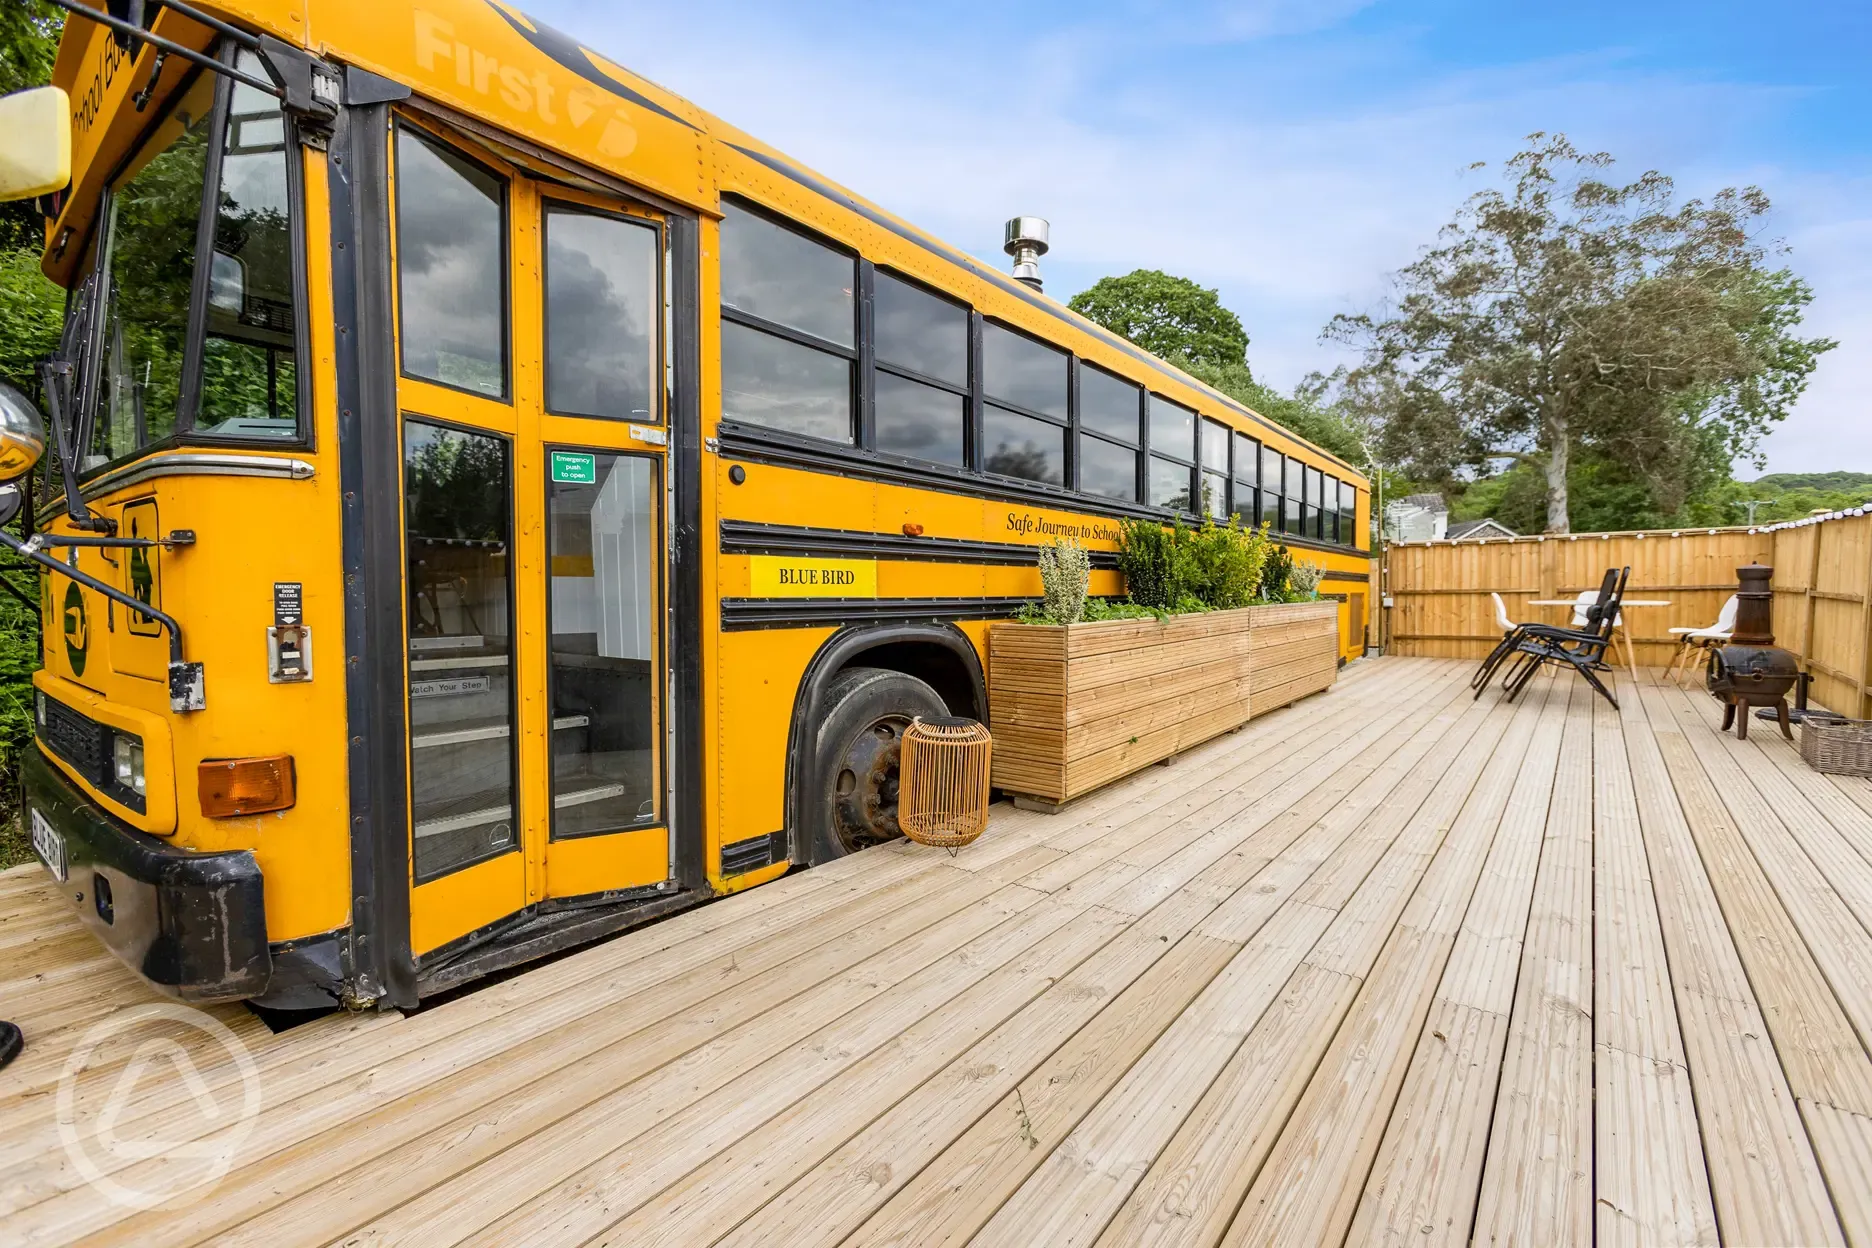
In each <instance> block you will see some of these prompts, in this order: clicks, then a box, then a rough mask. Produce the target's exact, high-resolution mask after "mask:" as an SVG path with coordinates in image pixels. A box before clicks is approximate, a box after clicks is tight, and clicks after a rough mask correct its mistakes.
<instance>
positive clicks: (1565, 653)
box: [1502, 568, 1631, 706]
mask: <svg viewBox="0 0 1872 1248" xmlns="http://www.w3.org/2000/svg"><path fill="white" fill-rule="evenodd" d="M1608 575H1611V574H1610V573H1608ZM1617 577H1618V579H1617V582H1616V584H1615V585H1614V586H1613V589H1612V595H1611V597H1610V598H1607V599H1605V600H1604V601H1601V602H1598V603H1595V604H1593V606H1591V607H1589V608H1588V609H1587V611H1586V618H1587V620H1588V623H1587V626H1586V627H1585V628H1544V627H1543V628H1540V629H1538V631H1537V630H1533V629H1530V630H1529V631H1528V633H1527V635H1526V636H1524V637H1523V638H1522V639H1521V642H1520V644H1519V646H1517V647H1516V649H1517V651H1518V657H1517V659H1516V666H1515V667H1514V668H1513V669H1512V670H1510V672H1509V673H1508V675H1507V676H1506V677H1505V678H1503V680H1502V688H1504V689H1506V690H1507V691H1508V700H1509V701H1510V702H1512V701H1514V700H1515V698H1516V697H1518V696H1520V693H1521V691H1522V690H1523V689H1525V688H1527V683H1528V681H1530V680H1532V679H1533V678H1534V673H1535V672H1538V671H1539V670H1540V669H1541V666H1542V664H1545V663H1554V664H1561V663H1564V664H1566V665H1567V666H1568V667H1570V668H1572V669H1573V670H1574V671H1576V672H1578V673H1579V674H1580V675H1581V676H1584V677H1585V678H1586V683H1587V684H1589V685H1591V686H1592V687H1593V689H1594V690H1595V691H1596V692H1597V693H1598V694H1599V696H1600V697H1602V698H1604V699H1605V700H1606V701H1608V702H1610V703H1611V704H1612V705H1613V706H1617V705H1618V699H1617V698H1616V697H1614V696H1613V694H1612V691H1611V690H1610V689H1608V688H1606V686H1605V682H1603V681H1601V680H1600V679H1599V673H1600V672H1608V671H1611V670H1612V668H1611V665H1610V664H1608V663H1607V662H1606V661H1605V652H1606V649H1607V647H1609V646H1610V645H1611V644H1612V630H1613V629H1614V628H1615V627H1617V626H1618V608H1619V603H1620V602H1621V601H1623V599H1624V597H1625V585H1626V582H1628V581H1629V580H1630V579H1631V569H1630V568H1621V569H1619V571H1618V573H1617ZM1595 617H1596V618H1595Z"/></svg>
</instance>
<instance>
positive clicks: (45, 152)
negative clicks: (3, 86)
mask: <svg viewBox="0 0 1872 1248" xmlns="http://www.w3.org/2000/svg"><path fill="white" fill-rule="evenodd" d="M70 181H71V101H70V100H69V99H68V98H67V97H66V95H65V92H64V91H62V90H60V89H59V88H57V87H34V88H32V89H31V90H30V91H15V92H14V93H13V94H11V95H8V96H0V201H6V200H15V199H32V198H34V197H36V196H39V195H50V194H51V193H52V192H53V191H57V190H63V189H64V187H65V185H66V184H67V183H69V182H70Z"/></svg>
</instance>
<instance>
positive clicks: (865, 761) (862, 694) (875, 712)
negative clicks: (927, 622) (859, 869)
mask: <svg viewBox="0 0 1872 1248" xmlns="http://www.w3.org/2000/svg"><path fill="white" fill-rule="evenodd" d="M826 704H827V706H828V707H829V708H830V709H828V710H827V711H826V716H825V719H824V720H822V721H821V722H820V724H819V731H818V734H817V735H816V736H815V738H814V748H813V762H814V766H813V775H814V776H815V777H816V781H815V787H814V790H813V794H812V797H813V800H812V801H811V802H810V803H809V804H808V811H809V814H810V818H811V826H812V830H813V832H812V836H813V844H812V861H813V863H814V864H815V865H816V864H818V863H822V862H830V861H832V860H833V859H835V858H843V857H844V856H845V855H847V854H851V853H856V852H857V851H858V850H860V849H866V848H868V847H870V846H872V845H881V844H883V843H884V842H886V841H892V840H896V839H897V838H898V837H899V836H901V835H903V833H902V831H901V830H900V829H899V828H898V826H897V760H898V756H899V752H900V751H901V750H902V748H903V744H902V743H903V730H904V729H905V728H908V727H909V726H910V721H911V720H912V719H913V718H915V717H916V716H918V715H925V716H934V715H947V714H948V713H949V708H948V707H947V706H945V705H944V704H943V700H942V698H941V697H940V696H939V695H938V694H937V692H936V691H935V690H934V689H932V688H930V687H929V686H928V685H926V684H924V683H923V682H922V681H920V680H918V679H917V678H916V677H914V676H906V675H904V674H903V673H902V672H892V671H886V670H885V669H883V668H880V667H853V668H848V669H846V670H845V671H843V672H840V673H839V674H838V675H837V676H835V677H833V679H832V684H831V687H830V688H828V689H827V690H826Z"/></svg>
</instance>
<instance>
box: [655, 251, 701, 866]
mask: <svg viewBox="0 0 1872 1248" xmlns="http://www.w3.org/2000/svg"><path fill="white" fill-rule="evenodd" d="M665 220H666V221H667V223H668V231H669V232H668V240H669V242H668V246H669V249H670V257H671V268H672V269H673V270H674V271H673V273H672V275H671V277H670V323H671V329H670V333H671V341H670V344H669V351H670V362H671V365H672V370H671V373H672V375H671V385H670V399H669V403H670V411H669V422H670V423H669V428H670V432H671V434H672V435H673V436H674V439H675V444H674V445H673V446H672V447H671V448H670V458H671V459H672V460H673V461H674V463H673V464H672V465H671V468H670V471H671V473H672V474H673V481H672V485H673V487H674V490H675V500H674V507H675V513H676V514H675V515H674V516H672V517H671V518H670V522H669V524H668V526H667V531H668V533H669V535H670V536H669V540H670V542H671V549H670V557H671V562H672V563H673V564H674V565H675V566H674V567H673V568H672V570H671V573H670V579H671V594H670V605H671V608H672V610H673V612H674V617H675V618H674V619H673V620H672V621H671V627H672V631H673V632H674V634H675V636H674V638H673V643H674V644H673V645H672V646H671V651H672V658H673V660H674V664H675V671H674V676H675V684H676V705H675V706H674V707H673V708H672V712H673V714H674V721H673V722H674V727H675V729H676V740H675V746H676V758H675V760H674V761H675V781H676V783H675V789H676V792H675V809H674V810H673V811H671V812H670V813H671V816H672V818H673V820H674V823H673V824H672V827H673V828H674V830H675V837H674V840H675V862H673V863H672V864H671V867H672V870H673V871H674V874H675V878H676V883H677V886H678V887H680V888H684V889H700V890H703V891H705V892H706V890H707V887H708V848H707V844H706V838H705V836H704V820H705V818H706V814H705V803H704V801H703V791H702V786H703V777H704V776H705V775H707V774H708V773H707V772H706V771H705V770H704V768H703V764H704V754H703V751H704V732H703V709H702V656H703V651H704V646H703V641H702V636H703V634H702V599H703V594H702V488H703V481H702V346H701V337H700V335H701V324H702V312H701V309H702V249H701V231H700V229H699V228H698V226H697V224H696V220H695V218H693V217H689V216H683V215H680V214H672V215H670V216H668V217H666V218H665Z"/></svg>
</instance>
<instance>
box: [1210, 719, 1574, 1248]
mask: <svg viewBox="0 0 1872 1248" xmlns="http://www.w3.org/2000/svg"><path fill="white" fill-rule="evenodd" d="M1525 696H1526V699H1527V700H1526V703H1525V704H1524V706H1523V708H1522V711H1521V713H1520V714H1518V715H1517V717H1516V726H1517V727H1521V726H1523V725H1525V730H1524V733H1523V735H1522V737H1521V741H1520V742H1519V743H1518V744H1517V745H1516V746H1511V747H1510V748H1506V749H1503V750H1501V751H1499V752H1498V753H1497V754H1496V755H1495V757H1494V758H1493V759H1492V760H1491V762H1490V766H1489V768H1488V770H1487V771H1486V772H1485V773H1484V774H1483V776H1482V779H1481V781H1480V782H1479V783H1478V784H1477V786H1476V790H1475V792H1474V793H1472V794H1471V795H1470V798H1469V801H1468V803H1467V804H1465V805H1464V807H1463V811H1462V814H1461V815H1459V816H1458V817H1457V819H1456V822H1455V823H1454V824H1453V825H1452V826H1451V828H1450V831H1449V835H1448V836H1447V837H1446V838H1445V839H1444V841H1443V843H1442V845H1440V846H1439V847H1438V849H1437V854H1436V857H1435V859H1434V860H1433V861H1432V863H1431V865H1430V867H1429V869H1428V870H1426V871H1425V872H1424V875H1423V879H1422V880H1421V881H1420V882H1419V883H1418V885H1417V887H1416V889H1415V890H1414V891H1413V892H1411V893H1410V894H1409V901H1408V903H1407V904H1406V905H1405V906H1404V907H1403V909H1402V911H1401V912H1400V913H1399V915H1398V918H1397V924H1396V926H1395V927H1394V928H1393V929H1392V930H1391V931H1390V933H1389V935H1388V937H1387V939H1386V940H1385V942H1384V948H1383V952H1381V953H1380V954H1379V955H1378V959H1377V962H1376V964H1375V965H1373V967H1372V969H1371V972H1370V974H1369V976H1368V977H1367V978H1366V979H1365V982H1364V984H1363V985H1362V987H1361V988H1360V992H1359V996H1358V999H1357V1000H1356V1001H1354V1002H1353V1005H1352V1009H1351V1012H1350V1013H1349V1014H1348V1015H1347V1016H1346V1019H1345V1021H1344V1023H1342V1024H1341V1026H1340V1028H1339V1031H1338V1033H1337V1034H1336V1035H1335V1036H1334V1037H1333V1041H1332V1044H1331V1046H1330V1047H1329V1048H1328V1049H1327V1052H1326V1056H1325V1057H1324V1058H1323V1059H1322V1061H1321V1063H1320V1069H1319V1070H1318V1071H1317V1072H1316V1073H1315V1074H1314V1076H1313V1079H1312V1081H1311V1082H1310V1083H1309V1084H1308V1085H1307V1090H1306V1093H1305V1094H1304V1095H1302V1097H1301V1098H1300V1101H1299V1103H1298V1104H1296V1105H1295V1107H1294V1111H1293V1116H1292V1118H1291V1119H1290V1120H1289V1121H1288V1123H1287V1125H1286V1127H1285V1129H1284V1130H1283V1131H1282V1132H1281V1135H1280V1137H1279V1139H1278V1140H1277V1141H1276V1143H1275V1145H1274V1148H1273V1151H1272V1152H1270V1153H1269V1155H1268V1158H1267V1160H1266V1162H1265V1163H1264V1164H1263V1166H1262V1168H1261V1172H1260V1173H1259V1174H1258V1175H1257V1176H1255V1180H1254V1183H1253V1185H1252V1186H1250V1187H1249V1189H1248V1193H1247V1196H1246V1197H1245V1198H1244V1199H1243V1201H1242V1205H1241V1209H1240V1211H1239V1212H1238V1214H1237V1215H1236V1218H1235V1220H1234V1221H1233V1222H1232V1223H1231V1224H1230V1225H1229V1228H1228V1232H1227V1234H1226V1235H1225V1236H1224V1237H1223V1239H1222V1241H1221V1242H1222V1243H1224V1244H1266V1243H1326V1242H1337V1241H1339V1240H1341V1239H1342V1238H1344V1237H1345V1235H1346V1234H1347V1232H1348V1230H1349V1229H1350V1228H1351V1226H1352V1223H1353V1219H1354V1217H1355V1215H1356V1213H1357V1208H1358V1204H1359V1201H1360V1199H1361V1193H1362V1190H1363V1188H1364V1185H1365V1180H1366V1178H1367V1176H1368V1175H1369V1174H1370V1172H1371V1166H1372V1163H1373V1160H1374V1156H1375V1154H1377V1152H1378V1151H1379V1147H1380V1143H1381V1141H1382V1139H1383V1137H1384V1135H1385V1132H1386V1126H1387V1123H1388V1122H1389V1120H1390V1116H1391V1113H1392V1110H1393V1109H1394V1107H1395V1105H1396V1102H1397V1098H1398V1094H1399V1092H1400V1090H1401V1088H1402V1086H1403V1083H1404V1080H1405V1076H1406V1073H1407V1071H1408V1069H1409V1065H1410V1062H1411V1058H1412V1055H1413V1053H1414V1051H1415V1050H1416V1048H1417V1043H1418V1039H1419V1037H1420V1036H1422V1035H1423V1033H1424V1030H1425V1019H1426V1017H1427V1016H1428V1014H1429V1013H1430V1011H1431V1007H1432V1004H1433V1001H1434V998H1435V995H1436V991H1437V988H1438V986H1439V984H1440V983H1441V981H1442V978H1443V976H1444V974H1445V971H1446V969H1447V967H1448V963H1449V958H1450V955H1451V953H1452V952H1453V951H1454V949H1455V947H1456V945H1457V943H1458V935H1459V933H1460V932H1461V930H1462V925H1463V921H1464V919H1465V916H1466V915H1467V914H1468V912H1469V909H1470V906H1471V904H1472V902H1473V900H1474V896H1475V891H1476V888H1477V885H1478V883H1479V881H1480V879H1481V877H1482V874H1483V870H1484V867H1485V865H1486V863H1487V862H1488V860H1489V858H1490V856H1491V853H1492V851H1493V849H1494V846H1495V845H1496V844H1497V843H1498V841H1499V839H1500V837H1501V829H1502V828H1503V826H1504V825H1507V826H1508V827H1509V828H1510V832H1509V835H1510V837H1511V838H1512V837H1513V836H1514V835H1515V829H1516V828H1517V827H1518V826H1519V825H1521V824H1524V823H1526V822H1527V816H1528V813H1529V808H1530V807H1534V806H1535V805H1536V804H1538V808H1539V811H1540V813H1541V814H1543V815H1544V812H1545V806H1546V797H1545V794H1544V792H1543V789H1544V788H1551V785H1552V777H1553V770H1554V766H1555V761H1556V759H1557V756H1558V752H1559V745H1560V725H1561V723H1562V722H1563V720H1562V717H1561V715H1560V714H1559V712H1560V710H1561V708H1562V707H1564V704H1565V694H1564V693H1562V694H1559V695H1555V693H1554V691H1553V689H1552V687H1551V686H1550V685H1549V684H1548V683H1547V682H1541V683H1540V685H1539V686H1538V687H1537V688H1535V689H1531V690H1530V691H1529V692H1528V693H1527V694H1526V695H1525ZM1549 702H1552V703H1554V704H1555V705H1554V707H1553V712H1554V713H1549V707H1548V703H1549ZM1511 732H1512V730H1511ZM1539 826H1540V823H1539V821H1536V822H1535V823H1534V827H1535V828H1536V830H1538V828H1539ZM1533 839H1534V840H1535V843H1536V844H1538V831H1536V834H1535V836H1534V838H1533ZM1509 852H1510V854H1511V855H1512V854H1513V853H1514V851H1513V850H1512V849H1511V850H1510V851H1509ZM1321 944H1322V946H1328V945H1330V944H1331V937H1330V936H1329V937H1328V938H1327V939H1326V940H1324V941H1322V942H1321ZM1339 956H1344V955H1343V953H1342V954H1340V955H1339ZM1329 969H1338V970H1346V969H1348V968H1347V967H1346V966H1345V965H1343V964H1341V965H1338V966H1329ZM1435 1043H1443V1042H1435ZM1491 1091H1492V1089H1491ZM1483 1138H1486V1137H1483Z"/></svg>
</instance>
